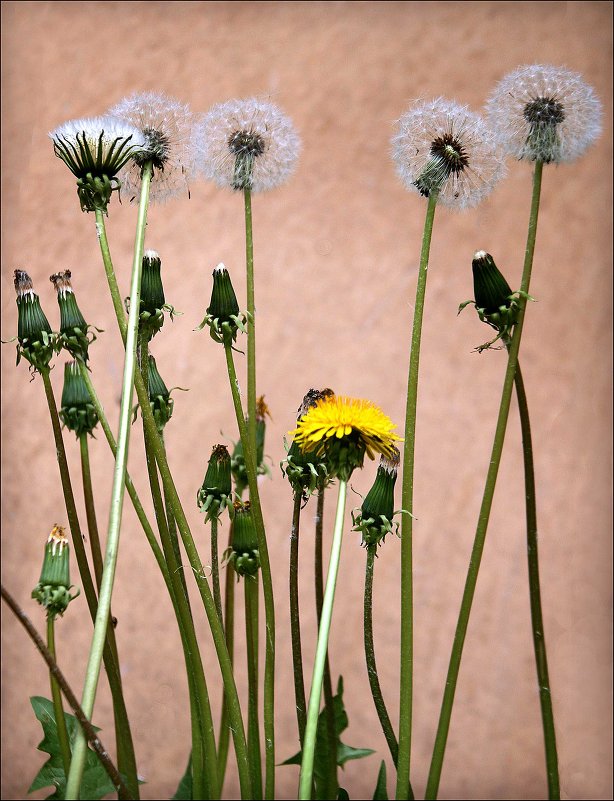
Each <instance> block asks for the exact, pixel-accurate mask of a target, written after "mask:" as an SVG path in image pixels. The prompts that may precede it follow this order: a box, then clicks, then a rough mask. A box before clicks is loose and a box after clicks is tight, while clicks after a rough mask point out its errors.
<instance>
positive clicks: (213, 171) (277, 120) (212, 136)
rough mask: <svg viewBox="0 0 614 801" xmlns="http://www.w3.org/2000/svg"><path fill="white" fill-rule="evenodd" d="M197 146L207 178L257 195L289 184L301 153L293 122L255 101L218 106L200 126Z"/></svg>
mask: <svg viewBox="0 0 614 801" xmlns="http://www.w3.org/2000/svg"><path fill="white" fill-rule="evenodd" d="M195 141H196V154H197V160H198V164H199V167H200V170H201V171H202V173H203V175H204V177H205V178H208V179H210V180H212V181H215V183H216V184H217V185H218V186H221V187H230V188H231V189H236V190H242V189H250V190H251V191H253V192H265V191H266V190H268V189H274V188H275V187H276V186H279V185H280V184H283V183H284V182H285V181H287V180H288V178H289V177H290V175H291V174H292V172H293V171H294V168H295V167H296V162H297V159H298V155H299V151H300V139H299V136H298V134H297V132H296V130H295V128H294V125H293V123H292V120H290V118H289V117H287V116H286V115H285V114H284V113H283V111H282V110H281V109H280V108H279V107H278V106H276V105H274V104H273V103H266V102H264V101H262V100H258V98H255V97H252V98H249V99H247V100H229V101H228V102H227V103H218V104H217V105H215V106H213V108H212V109H211V110H210V111H209V112H207V114H204V115H203V116H202V118H201V119H200V121H199V123H198V124H197V125H196V130H195Z"/></svg>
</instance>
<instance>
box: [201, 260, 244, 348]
mask: <svg viewBox="0 0 614 801" xmlns="http://www.w3.org/2000/svg"><path fill="white" fill-rule="evenodd" d="M206 325H208V326H209V330H210V333H211V337H212V339H214V340H215V341H216V342H222V343H227V342H234V341H235V340H236V338H237V331H238V330H241V331H245V315H243V314H241V313H240V312H239V303H238V302H237V296H236V295H235V291H234V288H233V286H232V281H231V280H230V275H229V273H228V270H227V269H226V267H225V266H224V265H223V264H222V263H220V264H218V266H217V267H216V268H215V270H214V271H213V289H212V291H211V303H210V304H209V307H208V309H207V314H206V315H205V319H204V320H203V321H202V323H201V324H200V325H199V326H198V327H199V328H204V327H205V326H206Z"/></svg>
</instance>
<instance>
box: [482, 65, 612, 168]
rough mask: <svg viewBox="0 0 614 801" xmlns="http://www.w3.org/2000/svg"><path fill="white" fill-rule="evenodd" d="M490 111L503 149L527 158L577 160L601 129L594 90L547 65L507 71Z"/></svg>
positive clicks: (490, 102) (572, 74)
mask: <svg viewBox="0 0 614 801" xmlns="http://www.w3.org/2000/svg"><path fill="white" fill-rule="evenodd" d="M486 114H487V117H488V119H489V122H490V124H491V127H492V128H493V130H494V131H495V135H496V136H497V138H498V139H499V142H500V143H501V146H502V147H503V149H504V150H505V152H506V153H507V154H509V155H510V156H513V157H514V158H517V159H524V160H526V161H543V162H544V163H546V164H549V163H561V162H569V161H574V160H575V159H577V158H578V157H579V156H581V155H582V154H583V153H584V151H585V150H586V149H587V148H588V147H589V145H591V144H592V143H593V142H594V141H595V140H596V139H597V137H598V136H599V134H600V132H601V103H600V101H599V98H598V97H597V95H596V94H595V92H594V90H593V88H592V87H591V86H589V85H588V84H587V83H585V82H584V80H583V79H582V76H580V75H578V74H577V73H575V72H571V71H570V70H568V69H565V68H563V67H553V66H550V65H544V64H531V65H529V66H524V67H519V68H518V69H516V70H514V71H513V72H510V73H509V74H508V75H506V76H505V77H504V78H503V79H502V80H501V81H500V82H499V83H498V84H497V86H496V87H495V89H494V91H493V93H492V94H491V96H490V98H489V99H488V101H487V103H486Z"/></svg>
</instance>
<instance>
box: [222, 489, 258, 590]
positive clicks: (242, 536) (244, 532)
mask: <svg viewBox="0 0 614 801" xmlns="http://www.w3.org/2000/svg"><path fill="white" fill-rule="evenodd" d="M225 556H226V560H227V562H228V564H231V565H232V566H233V568H234V570H235V572H236V573H237V575H238V576H255V575H256V573H257V572H258V569H259V567H260V555H259V552H258V535H257V533H256V525H255V523H254V518H253V515H252V510H251V505H250V502H249V501H246V502H245V503H241V501H236V502H235V504H234V518H233V537H232V546H231V547H230V548H229V549H228V550H227V551H226V554H225Z"/></svg>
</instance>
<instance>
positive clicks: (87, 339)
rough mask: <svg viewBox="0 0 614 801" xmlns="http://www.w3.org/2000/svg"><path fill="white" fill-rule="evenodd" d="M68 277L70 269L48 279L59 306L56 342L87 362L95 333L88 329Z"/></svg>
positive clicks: (89, 327)
mask: <svg viewBox="0 0 614 801" xmlns="http://www.w3.org/2000/svg"><path fill="white" fill-rule="evenodd" d="M70 278H71V272H70V270H64V272H63V273H54V274H53V275H51V276H49V280H50V281H51V283H52V284H53V286H54V287H55V291H56V292H57V293H58V305H59V307H60V334H59V337H58V344H59V345H60V346H61V347H62V348H65V349H66V350H67V351H68V352H69V353H70V355H71V356H72V357H73V358H75V359H82V360H83V361H84V362H86V363H87V359H88V349H89V346H90V345H91V344H92V342H93V341H94V340H95V339H96V335H95V334H94V332H93V331H91V330H90V329H91V326H88V324H87V323H86V321H85V318H84V317H83V315H82V314H81V310H80V309H79V306H78V305H77V299H76V297H75V293H74V290H73V288H72V284H71V281H70Z"/></svg>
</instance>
